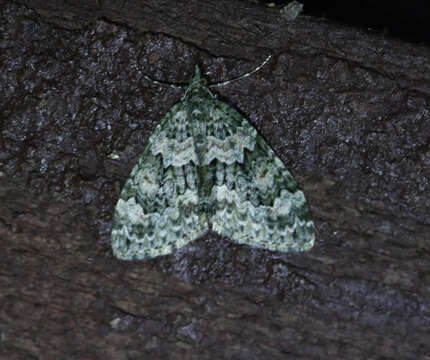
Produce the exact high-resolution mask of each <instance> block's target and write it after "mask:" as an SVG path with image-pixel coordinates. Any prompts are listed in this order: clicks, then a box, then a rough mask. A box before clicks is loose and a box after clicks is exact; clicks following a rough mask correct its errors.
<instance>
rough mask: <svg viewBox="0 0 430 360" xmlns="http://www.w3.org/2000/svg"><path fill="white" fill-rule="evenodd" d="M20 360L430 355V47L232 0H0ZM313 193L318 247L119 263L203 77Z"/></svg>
mask: <svg viewBox="0 0 430 360" xmlns="http://www.w3.org/2000/svg"><path fill="white" fill-rule="evenodd" d="M0 10H1V14H0V16H1V17H0V34H1V36H0V94H1V96H0V254H1V257H0V358H5V359H27V358H40V359H54V358H56V359H58V358H64V359H82V358H85V359H98V358H108V359H141V358H142V357H145V356H148V357H149V356H151V357H152V358H160V359H164V358H171V359H176V358H177V359H184V358H190V359H206V358H207V359H209V358H229V359H263V358H264V359H285V358H303V359H312V358H315V359H363V358H366V359H382V358H384V359H430V345H429V343H428V339H429V336H430V331H429V328H430V245H429V244H430V239H429V238H430V236H429V234H430V221H429V220H428V214H429V210H430V196H429V195H428V194H429V191H430V183H429V180H428V179H429V177H430V141H429V139H430V126H429V110H428V109H429V102H430V98H429V93H430V86H429V85H430V81H429V79H430V60H429V59H430V51H429V50H428V49H426V48H423V47H419V46H412V45H408V44H405V43H402V42H399V41H396V40H393V39H385V38H383V37H382V36H375V35H372V34H366V33H364V32H362V31H358V30H354V29H348V28H343V27H340V26H339V25H333V24H330V23H327V22H325V21H323V20H316V19H312V18H307V17H304V16H301V17H299V18H297V19H296V20H295V21H294V22H286V21H285V20H283V19H282V17H280V15H279V9H278V10H277V9H268V8H265V7H263V6H260V5H258V4H252V3H249V2H234V1H198V2H189V1H187V2H170V1H169V2H168V1H164V2H163V1H154V2H152V1H145V2H138V1H122V2H121V1H103V2H100V1H99V2H91V1H90V2H82V1H73V2H71V1H68V2H64V1H54V0H50V1H24V0H22V1H20V2H19V3H11V2H6V1H3V2H2V1H0ZM269 54H273V58H272V59H271V61H270V62H269V63H268V64H267V65H266V66H264V67H263V69H261V71H259V72H258V73H256V74H253V75H252V76H250V77H248V78H246V79H243V80H240V81H238V82H234V83H231V84H228V85H226V86H224V87H220V88H216V92H217V94H218V95H219V97H220V98H221V99H223V100H224V101H226V102H227V103H229V104H231V106H233V107H235V108H236V109H237V110H239V111H240V112H241V113H243V114H244V116H246V117H247V118H248V119H249V120H250V122H251V123H252V124H253V125H255V127H256V128H257V129H258V130H259V132H260V133H261V134H262V135H263V136H264V137H265V138H266V140H267V142H268V143H269V144H270V145H271V146H272V147H273V149H274V150H275V152H276V153H277V154H278V155H279V156H280V157H281V158H282V160H283V161H284V162H285V163H286V164H287V166H288V168H289V169H290V170H291V172H292V174H293V175H294V177H295V178H296V179H297V180H298V182H299V183H300V185H301V188H302V189H303V190H304V192H305V195H306V197H307V198H308V201H309V204H310V207H311V211H312V214H313V217H314V220H315V225H316V244H315V246H314V248H313V249H312V250H311V251H309V252H306V253H298V254H282V253H274V252H270V251H264V250H258V249H251V248H249V247H246V246H240V245H236V244H234V243H232V242H231V241H230V240H229V239H226V238H221V237H219V236H217V235H216V234H208V235H207V236H205V237H203V238H201V239H199V240H197V241H195V242H194V243H192V244H190V245H189V246H187V247H185V248H183V249H181V250H180V251H177V252H175V253H174V254H173V255H171V256H166V257H163V258H159V259H154V260H150V261H142V262H123V261H119V260H116V259H115V258H114V257H113V256H112V253H111V251H110V244H109V230H110V225H111V220H112V214H113V209H114V206H115V203H116V201H117V199H118V197H119V192H120V190H121V187H122V185H123V184H124V182H125V179H126V178H127V176H128V174H129V172H130V170H131V168H132V167H133V165H134V163H135V161H136V159H137V158H138V156H139V155H140V153H141V152H142V151H143V149H144V147H145V145H146V141H147V139H148V137H149V135H150V134H151V131H152V130H153V129H154V127H155V126H156V125H157V123H158V122H159V121H160V119H161V118H162V116H163V114H165V113H166V112H167V111H168V109H169V108H170V107H171V106H172V105H173V104H174V103H176V102H177V101H179V99H180V98H181V96H182V94H183V91H182V90H181V89H172V88H170V87H169V86H161V85H156V84H154V83H150V82H148V81H147V80H145V78H144V75H148V76H151V77H152V78H155V79H158V80H161V81H165V82H174V83H186V82H187V81H189V80H190V78H191V76H192V74H193V70H194V65H195V64H199V65H200V66H201V68H202V71H203V73H204V74H205V76H206V77H207V78H208V80H209V81H210V82H217V81H221V80H226V79H230V78H234V77H236V76H237V75H240V74H241V73H246V72H248V71H250V70H252V69H253V68H255V67H256V66H258V65H259V64H260V63H261V62H262V61H263V59H264V58H266V56H267V55H269Z"/></svg>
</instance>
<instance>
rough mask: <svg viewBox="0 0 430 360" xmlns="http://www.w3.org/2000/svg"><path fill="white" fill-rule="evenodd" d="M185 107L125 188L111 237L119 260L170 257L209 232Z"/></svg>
mask: <svg viewBox="0 0 430 360" xmlns="http://www.w3.org/2000/svg"><path fill="white" fill-rule="evenodd" d="M183 107H184V104H183V103H179V104H176V105H175V106H173V107H172V109H171V110H170V111H169V112H168V113H167V114H166V116H165V117H164V118H163V120H162V121H161V123H160V124H158V125H157V127H156V128H155V130H154V132H153V134H152V135H151V136H150V138H149V143H148V145H147V146H146V148H145V150H144V152H143V154H142V155H141V156H140V158H139V160H138V161H137V164H136V165H135V166H134V168H133V170H132V172H131V174H130V176H129V178H128V179H127V180H126V182H125V184H124V187H123V190H122V192H121V195H120V198H119V200H118V203H117V205H116V207H115V214H114V220H113V225H112V233H111V240H112V250H113V253H114V255H115V256H116V257H117V258H119V259H123V260H134V259H145V258H153V257H156V256H161V255H166V254H170V253H171V252H172V251H173V250H174V249H177V248H181V247H182V246H185V245H186V244H188V243H189V242H190V241H192V240H194V239H196V238H198V237H199V236H201V235H203V234H205V233H206V232H207V230H208V223H207V219H206V215H205V213H204V212H202V211H201V210H200V199H199V193H198V183H197V180H198V179H197V173H196V168H195V166H194V164H193V162H192V160H194V159H195V152H194V146H193V143H192V138H190V137H189V136H187V132H189V130H190V129H189V125H190V124H188V123H187V122H186V118H185V117H184V111H183V109H182V108H183Z"/></svg>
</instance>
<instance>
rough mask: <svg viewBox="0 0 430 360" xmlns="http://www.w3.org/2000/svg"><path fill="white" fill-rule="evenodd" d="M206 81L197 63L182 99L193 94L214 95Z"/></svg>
mask: <svg viewBox="0 0 430 360" xmlns="http://www.w3.org/2000/svg"><path fill="white" fill-rule="evenodd" d="M207 83H208V81H207V80H206V79H205V78H204V77H203V76H202V73H201V71H200V68H199V67H198V65H196V67H195V71H194V77H193V79H192V80H191V82H190V85H189V86H188V88H187V91H186V92H185V95H184V97H183V100H185V99H187V98H190V97H191V96H195V95H197V96H201V97H205V96H210V97H214V95H213V94H212V93H211V91H210V90H209V88H208V87H207Z"/></svg>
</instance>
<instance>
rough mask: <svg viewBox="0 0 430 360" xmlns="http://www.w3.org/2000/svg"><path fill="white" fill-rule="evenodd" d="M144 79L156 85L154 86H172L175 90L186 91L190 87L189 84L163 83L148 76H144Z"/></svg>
mask: <svg viewBox="0 0 430 360" xmlns="http://www.w3.org/2000/svg"><path fill="white" fill-rule="evenodd" d="M143 78H144V79H145V80H147V81H149V82H152V83H154V84H157V85H164V86H170V87H171V88H173V89H185V88H187V87H188V86H189V84H173V83H169V82H163V81H159V80H155V79H153V78H151V77H150V76H148V75H143Z"/></svg>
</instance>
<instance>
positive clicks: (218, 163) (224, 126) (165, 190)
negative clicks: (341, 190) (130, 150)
mask: <svg viewBox="0 0 430 360" xmlns="http://www.w3.org/2000/svg"><path fill="white" fill-rule="evenodd" d="M210 225H211V226H212V228H213V230H215V231H217V232H219V233H220V234H222V235H224V236H227V237H229V238H231V239H232V240H234V241H236V242H238V243H244V244H248V245H250V246H254V247H260V248H266V249H270V250H279V251H303V250H308V249H310V248H311V247H312V246H313V243H314V226H313V222H312V219H311V216H310V213H309V209H308V206H307V203H306V200H305V197H304V194H303V192H302V191H300V190H299V189H298V187H297V184H296V182H295V181H294V179H293V177H292V176H291V174H290V173H289V171H288V170H287V169H286V168H285V165H284V164H283V163H282V161H281V160H280V159H279V158H278V157H277V156H276V155H275V153H274V152H273V151H272V150H271V149H270V147H269V146H268V145H267V144H266V143H265V141H264V139H263V138H262V137H261V136H260V135H258V134H257V131H256V130H255V129H254V128H253V127H252V126H251V125H250V124H249V123H248V121H247V120H245V119H244V118H243V117H242V116H241V115H240V114H239V113H238V112H237V111H235V110H234V109H232V108H231V107H229V106H228V105H227V104H225V103H223V102H221V101H219V100H217V99H216V98H215V97H214V96H213V95H212V93H211V92H210V91H209V90H208V88H207V87H206V86H205V82H204V79H202V78H201V77H200V72H199V70H198V69H196V76H195V77H194V79H193V81H192V82H191V84H190V86H189V88H188V89H187V92H186V94H185V96H184V98H183V99H182V101H181V102H180V103H178V104H176V105H175V106H173V107H172V108H171V109H170V111H169V112H168V113H167V114H166V116H165V117H164V118H163V120H162V121H161V123H160V124H159V125H158V126H157V127H156V129H155V131H154V133H153V134H152V135H151V137H150V139H149V144H148V146H147V147H146V149H145V151H144V153H143V154H142V156H141V157H140V159H139V161H138V163H137V164H136V166H135V167H134V169H133V171H132V172H131V175H130V177H129V178H128V180H127V181H126V183H125V185H124V188H123V190H122V192H121V195H120V199H119V201H118V204H117V206H116V208H115V215H114V221H113V226H112V248H113V252H114V254H115V256H116V257H118V258H120V259H124V260H132V259H144V258H151V257H156V256H159V255H165V254H169V253H171V252H172V251H173V250H174V249H177V248H180V247H182V246H184V245H186V244H187V243H189V242H190V241H192V240H194V239H196V238H198V237H200V236H202V235H203V234H205V233H206V232H207V230H208V229H209V226H210Z"/></svg>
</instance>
